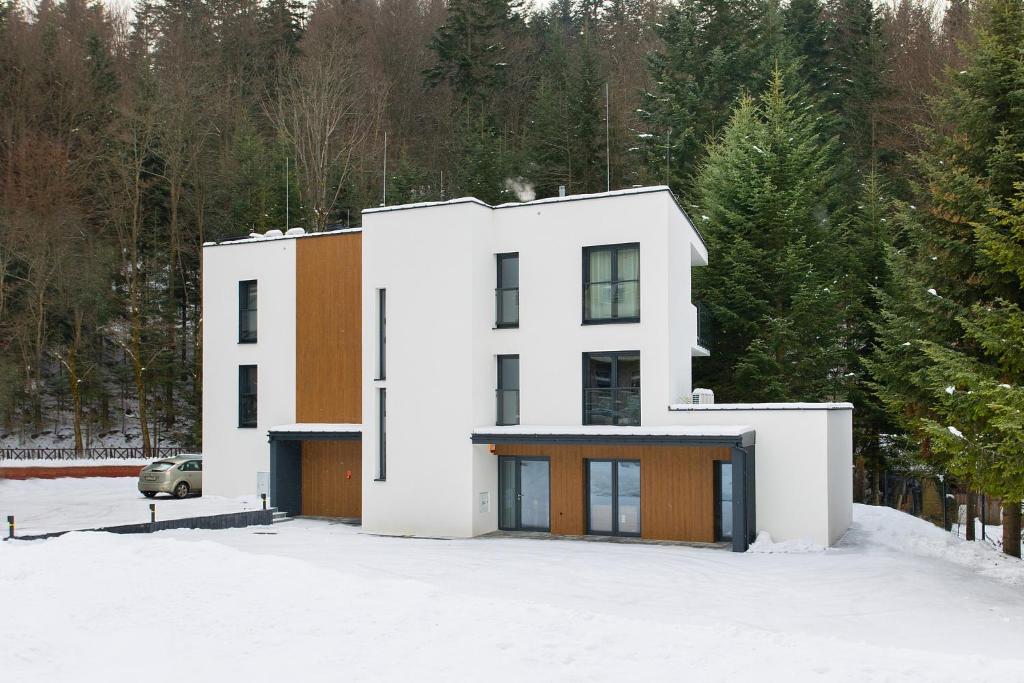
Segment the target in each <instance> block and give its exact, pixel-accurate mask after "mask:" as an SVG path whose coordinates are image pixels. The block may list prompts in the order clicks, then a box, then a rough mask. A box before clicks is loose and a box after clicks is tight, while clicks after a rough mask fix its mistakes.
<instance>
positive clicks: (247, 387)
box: [238, 365, 256, 427]
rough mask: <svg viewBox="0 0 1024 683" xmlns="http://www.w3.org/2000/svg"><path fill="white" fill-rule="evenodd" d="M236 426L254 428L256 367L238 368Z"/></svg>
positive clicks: (245, 366) (241, 366) (242, 366)
mask: <svg viewBox="0 0 1024 683" xmlns="http://www.w3.org/2000/svg"><path fill="white" fill-rule="evenodd" d="M238 426H239V427H255V426H256V366H255V365H239V366H238Z"/></svg>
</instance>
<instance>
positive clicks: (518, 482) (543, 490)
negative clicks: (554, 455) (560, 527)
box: [498, 456, 551, 531]
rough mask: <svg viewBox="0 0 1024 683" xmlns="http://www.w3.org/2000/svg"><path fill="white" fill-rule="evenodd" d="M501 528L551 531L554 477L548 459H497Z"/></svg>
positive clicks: (510, 457) (515, 457) (508, 457)
mask: <svg viewBox="0 0 1024 683" xmlns="http://www.w3.org/2000/svg"><path fill="white" fill-rule="evenodd" d="M498 498H499V501H498V528H499V529H506V530H509V531H549V530H550V529H551V502H550V501H551V474H550V464H549V462H548V459H547V458H525V457H518V456H501V457H499V458H498Z"/></svg>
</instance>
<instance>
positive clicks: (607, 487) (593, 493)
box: [587, 460, 640, 536]
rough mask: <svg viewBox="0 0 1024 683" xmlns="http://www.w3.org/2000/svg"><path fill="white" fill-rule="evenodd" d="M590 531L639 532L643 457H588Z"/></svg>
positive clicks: (621, 533) (594, 532) (588, 520)
mask: <svg viewBox="0 0 1024 683" xmlns="http://www.w3.org/2000/svg"><path fill="white" fill-rule="evenodd" d="M587 533H588V534H602V535H607V536H639V535H640V461H639V460H588V461H587Z"/></svg>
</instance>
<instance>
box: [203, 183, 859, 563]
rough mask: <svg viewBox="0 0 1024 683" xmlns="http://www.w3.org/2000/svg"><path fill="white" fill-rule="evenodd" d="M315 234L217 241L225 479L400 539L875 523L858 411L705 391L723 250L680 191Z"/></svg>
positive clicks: (441, 213)
mask: <svg viewBox="0 0 1024 683" xmlns="http://www.w3.org/2000/svg"><path fill="white" fill-rule="evenodd" d="M290 232H291V233H295V234H289V235H280V234H279V233H277V234H272V235H270V236H252V237H250V238H248V239H242V240H235V241H231V242H224V243H220V244H209V245H207V246H206V248H205V249H204V261H203V272H204V290H203V294H204V305H205V308H204V310H205V319H204V359H203V363H204V391H205V397H204V406H203V450H204V454H205V463H206V465H205V467H206V478H207V480H206V488H207V490H208V491H210V492H212V493H217V494H224V495H237V494H241V493H245V492H250V491H252V490H254V489H255V488H256V487H257V482H258V481H260V480H261V478H262V479H263V480H269V482H270V492H271V498H272V502H273V504H274V505H275V506H277V507H279V508H280V509H282V510H285V511H287V512H289V513H292V514H305V515H320V516H331V517H348V518H358V519H360V520H361V523H362V526H363V528H364V529H366V530H367V531H370V532H374V533H382V534H398V535H417V536H455V537H468V536H475V535H480V534H485V533H489V532H493V531H496V530H499V529H501V530H505V531H507V532H509V533H515V532H517V531H530V532H550V533H552V534H558V535H568V536H579V535H616V536H637V537H641V538H646V539H664V540H680V541H692V542H706V543H715V542H730V543H731V544H732V547H733V548H734V549H736V550H744V549H746V547H747V545H748V544H749V543H750V542H751V541H752V540H753V538H754V536H755V535H756V533H757V532H758V531H761V530H765V531H768V532H769V533H770V534H771V535H772V537H773V538H775V539H777V540H778V539H790V538H807V539H810V540H812V541H814V542H816V543H819V544H821V545H830V544H832V543H834V542H835V541H836V540H837V539H838V538H839V537H840V536H841V535H842V534H843V532H844V531H845V530H846V528H847V527H848V526H849V523H850V517H851V504H852V490H851V479H852V478H851V465H852V406H851V405H849V404H759V405H746V404H739V405H736V404H731V405H724V404H714V403H708V402H706V401H708V400H709V399H710V395H709V394H710V392H705V391H701V390H697V391H696V392H695V390H694V387H693V386H692V381H691V376H692V372H691V371H692V367H693V364H694V363H699V362H700V358H701V357H703V356H707V355H708V354H709V353H713V348H709V347H710V346H711V344H710V343H709V342H707V341H706V340H705V339H704V330H702V329H701V327H702V326H701V325H700V324H699V322H700V321H699V319H700V316H699V315H698V309H697V307H696V306H695V304H694V302H695V301H696V300H698V299H699V298H700V297H699V293H695V292H693V291H692V286H691V272H692V269H693V268H698V267H702V266H704V265H706V264H707V261H708V258H709V255H708V253H707V249H706V246H705V244H704V242H703V240H702V238H701V236H700V234H699V232H698V231H697V230H696V229H695V228H694V226H693V224H692V223H691V222H690V220H689V218H688V217H687V216H686V213H685V212H684V211H683V210H682V209H681V208H680V207H679V205H678V203H677V202H676V200H675V198H674V197H673V195H672V194H671V192H670V191H669V190H668V188H665V187H648V188H638V189H633V190H625V191H618V192H608V193H601V194H595V195H578V196H569V197H559V198H553V199H545V200H539V201H532V202H523V203H514V204H504V205H500V206H488V205H487V204H484V203H483V202H480V201H478V200H476V199H471V198H466V199H457V200H452V201H448V202H439V203H426V204H413V205H404V206H391V207H382V208H378V209H370V210H367V211H364V213H363V227H362V229H361V231H358V230H346V231H337V232H329V233H318V234H299V233H300V231H290ZM710 257H711V258H714V255H713V254H711V255H710ZM711 389H713V387H711ZM694 397H696V398H697V399H698V401H699V402H698V403H694V402H693V399H694ZM261 473H263V474H261Z"/></svg>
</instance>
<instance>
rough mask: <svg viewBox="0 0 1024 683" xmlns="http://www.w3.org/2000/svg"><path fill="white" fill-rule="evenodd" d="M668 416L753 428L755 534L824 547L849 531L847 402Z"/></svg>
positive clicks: (704, 409)
mask: <svg viewBox="0 0 1024 683" xmlns="http://www.w3.org/2000/svg"><path fill="white" fill-rule="evenodd" d="M666 412H667V415H668V418H669V420H670V421H671V422H672V423H673V424H680V425H705V426H708V425H735V424H745V425H750V426H751V427H753V429H754V431H755V433H756V435H757V447H756V455H755V479H756V500H757V529H758V531H767V532H768V533H769V534H770V535H771V537H772V539H774V540H777V541H778V540H790V539H807V540H810V541H813V542H814V543H816V544H818V545H822V546H830V545H832V544H833V543H835V542H836V541H838V540H839V539H840V538H841V537H842V535H843V534H844V533H845V532H846V530H847V529H848V528H849V526H850V521H851V515H852V511H853V508H852V503H853V440H852V439H853V436H852V427H853V424H852V417H853V406H852V405H851V404H849V403H805V404H800V403H762V404H720V405H674V406H672V407H671V408H670V409H669V410H668V411H666Z"/></svg>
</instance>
